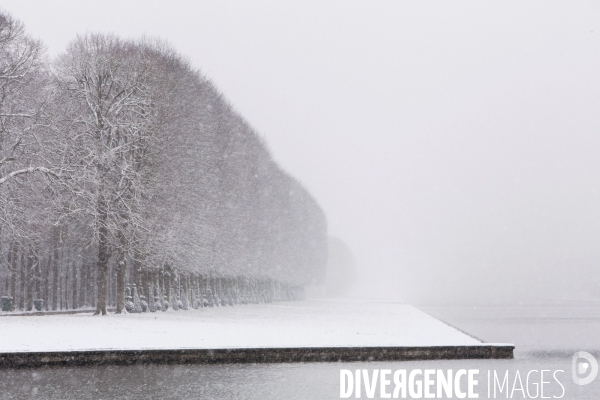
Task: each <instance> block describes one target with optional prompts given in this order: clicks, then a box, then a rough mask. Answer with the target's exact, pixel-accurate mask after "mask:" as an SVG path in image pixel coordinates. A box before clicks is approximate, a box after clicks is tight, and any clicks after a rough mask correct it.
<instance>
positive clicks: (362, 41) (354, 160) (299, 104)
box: [1, 0, 600, 301]
mask: <svg viewBox="0 0 600 400" xmlns="http://www.w3.org/2000/svg"><path fill="white" fill-rule="evenodd" d="M1 7H2V8H3V9H4V10H6V11H8V12H10V13H11V14H12V15H13V16H15V17H17V18H19V19H21V20H22V21H24V22H25V24H26V27H27V30H28V31H29V32H30V33H31V34H32V35H33V36H35V37H38V38H40V39H42V40H43V41H44V42H45V43H46V44H47V46H48V49H49V52H50V54H56V53H58V52H60V51H62V50H63V49H64V48H65V47H66V44H67V43H68V41H69V40H71V39H72V38H73V37H74V36H75V35H76V34H77V33H85V32H86V31H90V32H96V31H100V32H113V33H116V34H119V35H122V36H125V37H139V36H141V35H142V34H148V35H151V36H160V37H163V38H165V39H167V40H168V41H169V42H170V43H171V44H173V45H174V46H175V47H176V48H177V49H178V50H179V51H180V52H181V53H183V54H184V55H186V56H187V57H189V59H190V60H191V61H192V63H193V64H194V65H195V66H197V67H198V68H200V69H201V70H202V71H203V72H204V73H205V74H206V75H207V76H208V77H209V78H210V79H212V80H213V81H214V82H215V83H216V85H217V86H218V87H219V88H220V89H221V90H222V92H223V93H224V94H225V96H226V97H227V98H228V99H229V100H230V101H231V102H232V103H233V104H234V105H235V107H236V108H237V110H238V111H239V112H240V113H241V114H242V115H243V116H244V117H245V118H246V119H247V121H248V122H249V123H250V124H251V125H252V126H253V127H254V128H255V129H256V130H257V131H258V132H259V133H261V134H262V135H264V136H265V137H266V139H267V142H268V143H269V145H270V147H271V149H272V151H273V154H274V156H275V158H276V159H277V160H278V161H279V162H280V164H281V165H282V166H283V167H284V168H285V169H286V170H288V171H289V172H290V173H291V174H293V175H294V176H296V177H298V178H299V179H300V180H301V181H302V182H304V183H305V185H306V186H307V188H308V189H309V190H310V191H311V192H312V193H313V194H314V195H315V197H316V198H317V200H318V201H319V202H320V204H321V205H322V207H323V208H324V209H325V212H326V214H327V217H328V221H329V226H330V232H331V233H332V234H334V235H336V236H338V237H340V238H342V239H343V240H344V241H346V242H347V243H348V245H349V246H350V247H351V248H352V249H353V251H354V252H355V255H356V257H357V259H358V262H359V264H360V266H361V268H362V272H363V278H362V282H363V283H364V285H365V286H364V287H365V288H366V287H369V288H371V289H368V290H372V288H373V287H374V286H376V287H377V288H378V289H377V293H387V294H391V293H393V294H395V295H397V296H398V297H400V298H405V299H409V300H415V299H418V300H430V299H438V298H444V299H448V298H451V299H454V298H457V299H458V298H462V297H466V298H471V299H484V298H493V299H494V300H495V301H503V300H505V299H508V300H512V299H515V298H524V297H528V296H529V297H531V296H534V297H535V296H538V295H553V296H557V295H563V294H564V293H567V292H570V293H571V295H573V293H577V292H579V291H582V290H587V289H589V286H590V282H593V280H594V279H596V280H598V281H599V282H600V247H599V246H598V239H599V238H600V187H599V183H600V182H599V179H600V157H598V154H599V150H600V112H599V111H600V79H599V77H600V76H599V71H600V36H599V35H600V2H597V1H590V2H578V1H571V2H551V1H539V2H535V1H529V2H522V1H501V2H499V1H498V2H481V1H455V2H428V1H406V2H398V1H377V2H373V1H362V2H356V1H294V2H292V1H285V2H281V1H252V2H249V1H197V0H196V1H169V2H168V1H149V0H144V1H126V0H121V1H106V0H105V1H102V2H87V1H81V0H74V1H47V0H46V1H22V0H20V1H17V0H15V1H13V0H3V1H2V3H1ZM594 274H595V275H594ZM367 276H368V277H369V278H367ZM369 285H371V286H369ZM365 290H367V289H365Z"/></svg>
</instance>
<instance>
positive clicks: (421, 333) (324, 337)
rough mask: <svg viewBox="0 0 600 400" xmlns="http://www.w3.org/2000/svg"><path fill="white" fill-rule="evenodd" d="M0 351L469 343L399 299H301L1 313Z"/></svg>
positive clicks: (467, 338) (465, 337)
mask: <svg viewBox="0 0 600 400" xmlns="http://www.w3.org/2000/svg"><path fill="white" fill-rule="evenodd" d="M0 338H1V340H0V353H2V352H33V351H69V350H96V349H102V350H104V349H132V350H137V349H185V348H198V349H207V348H208V349H210V348H263V347H360V346H369V347H370V346H473V345H481V344H482V343H481V342H480V341H479V340H476V339H474V338H472V337H470V336H468V335H466V334H464V333H462V332H460V331H459V330H457V329H455V328H453V327H451V326H449V325H446V324H445V323H443V322H441V321H439V320H437V319H435V318H433V317H431V316H430V315H428V314H426V313H424V312H421V311H419V310H418V309H416V308H415V307H412V306H410V305H406V304H400V303H378V302H359V301H332V300H307V301H301V302H286V303H272V304H259V305H245V306H244V305H240V306H236V307H220V308H209V309H201V310H191V311H178V312H175V311H171V312H156V313H147V314H128V315H110V316H105V317H99V316H92V315H89V314H75V315H47V316H7V317H1V318H0Z"/></svg>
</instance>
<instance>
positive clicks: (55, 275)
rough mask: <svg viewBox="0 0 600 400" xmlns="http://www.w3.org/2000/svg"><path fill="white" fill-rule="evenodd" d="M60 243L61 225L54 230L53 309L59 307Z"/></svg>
mask: <svg viewBox="0 0 600 400" xmlns="http://www.w3.org/2000/svg"><path fill="white" fill-rule="evenodd" d="M59 243H60V227H56V228H55V231H54V240H53V246H54V249H53V251H54V255H53V256H52V264H53V265H52V267H53V268H52V270H53V271H52V275H53V276H52V309H53V310H56V309H58V297H59V296H60V293H59V291H58V278H59V275H60V272H59V268H58V265H59V248H58V245H59Z"/></svg>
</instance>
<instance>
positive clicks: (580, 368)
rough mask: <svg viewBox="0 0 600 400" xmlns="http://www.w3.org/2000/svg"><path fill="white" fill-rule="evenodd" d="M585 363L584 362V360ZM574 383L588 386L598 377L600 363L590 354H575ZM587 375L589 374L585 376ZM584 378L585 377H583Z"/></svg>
mask: <svg viewBox="0 0 600 400" xmlns="http://www.w3.org/2000/svg"><path fill="white" fill-rule="evenodd" d="M582 359H583V360H585V361H583V360H582ZM571 372H572V373H573V382H575V383H576V384H577V385H587V384H588V383H591V382H592V381H593V380H594V379H596V376H597V375H598V361H596V359H595V358H594V356H593V355H591V354H590V353H588V352H585V351H578V352H577V353H575V354H573V365H572V370H571ZM586 374H589V375H587V376H585V375H586ZM582 376H583V377H582Z"/></svg>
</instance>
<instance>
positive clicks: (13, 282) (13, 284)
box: [10, 242, 19, 310]
mask: <svg viewBox="0 0 600 400" xmlns="http://www.w3.org/2000/svg"><path fill="white" fill-rule="evenodd" d="M18 246H19V245H18V244H16V243H14V242H13V244H12V249H11V253H12V256H11V258H10V295H11V296H12V297H13V310H14V309H15V306H16V301H17V268H18V267H17V262H18V258H19V247H18Z"/></svg>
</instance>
